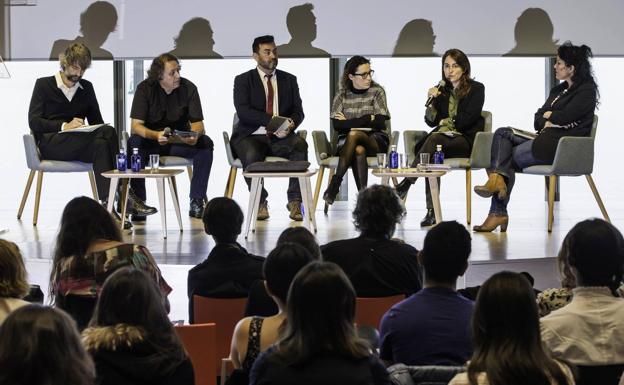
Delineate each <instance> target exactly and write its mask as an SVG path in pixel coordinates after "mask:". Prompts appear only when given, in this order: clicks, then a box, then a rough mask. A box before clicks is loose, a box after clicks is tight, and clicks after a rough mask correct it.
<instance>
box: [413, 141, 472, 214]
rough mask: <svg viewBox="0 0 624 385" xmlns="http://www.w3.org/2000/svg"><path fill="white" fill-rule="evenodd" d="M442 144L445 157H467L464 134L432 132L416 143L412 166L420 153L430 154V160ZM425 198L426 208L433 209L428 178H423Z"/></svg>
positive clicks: (467, 144) (466, 143) (468, 153)
mask: <svg viewBox="0 0 624 385" xmlns="http://www.w3.org/2000/svg"><path fill="white" fill-rule="evenodd" d="M438 145H442V152H443V153H444V157H445V158H467V157H469V156H470V142H468V139H466V137H465V136H455V137H450V136H446V135H444V134H441V133H436V132H433V133H431V134H429V135H427V136H426V137H425V138H423V139H422V140H421V141H419V142H418V143H416V146H415V149H414V151H415V153H416V157H415V158H414V162H413V163H412V167H416V166H417V165H418V162H419V161H420V154H426V153H428V154H431V155H430V160H431V161H433V153H434V152H435V151H436V146H438ZM440 187H441V186H440V178H438V188H440ZM425 199H426V202H427V208H428V209H433V200H432V199H431V187H430V186H429V179H428V178H427V179H425Z"/></svg>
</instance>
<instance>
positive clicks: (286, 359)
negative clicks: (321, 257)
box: [249, 262, 390, 385]
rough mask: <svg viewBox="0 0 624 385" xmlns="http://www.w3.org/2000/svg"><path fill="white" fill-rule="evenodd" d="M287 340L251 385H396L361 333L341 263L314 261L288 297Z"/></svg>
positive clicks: (258, 366) (262, 359) (263, 358)
mask: <svg viewBox="0 0 624 385" xmlns="http://www.w3.org/2000/svg"><path fill="white" fill-rule="evenodd" d="M286 312H287V315H286V319H287V320H288V322H287V323H286V324H285V326H284V330H283V333H282V338H281V340H280V341H279V342H277V343H276V344H275V345H274V346H273V347H271V348H269V349H268V350H267V351H266V352H264V353H262V354H261V355H260V356H259V357H258V359H257V360H256V362H255V364H254V366H253V368H252V370H251V375H250V382H249V383H250V384H251V385H260V384H300V385H306V384H342V385H351V384H353V385H356V384H357V385H364V384H366V385H369V384H370V385H372V384H375V385H378V384H390V379H389V378H388V373H387V372H386V370H385V368H384V367H383V364H382V363H381V362H380V361H379V359H378V358H377V357H376V356H375V355H374V354H373V353H372V352H371V350H370V348H369V346H368V343H367V342H366V341H364V340H363V339H361V338H359V337H358V336H357V333H356V331H355V324H354V317H355V291H354V290H353V286H351V283H350V282H349V279H348V278H347V276H346V275H345V274H344V272H343V271H342V270H341V269H340V268H339V267H338V266H337V265H335V264H333V263H327V262H313V263H311V264H309V265H307V266H306V267H304V268H303V269H301V271H299V273H297V275H296V276H295V279H294V280H293V282H292V284H291V287H290V290H289V292H288V301H287V305H286Z"/></svg>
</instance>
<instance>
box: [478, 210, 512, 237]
mask: <svg viewBox="0 0 624 385" xmlns="http://www.w3.org/2000/svg"><path fill="white" fill-rule="evenodd" d="M508 224H509V216H508V215H497V214H488V216H487V218H485V221H484V222H483V224H482V225H476V226H472V230H473V231H476V232H480V233H489V232H492V231H494V230H496V228H497V227H498V226H500V231H501V233H504V232H505V231H507V225H508Z"/></svg>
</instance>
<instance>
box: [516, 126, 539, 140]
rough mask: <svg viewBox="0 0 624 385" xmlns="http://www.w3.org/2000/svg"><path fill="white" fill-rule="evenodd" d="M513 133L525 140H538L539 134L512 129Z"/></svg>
mask: <svg viewBox="0 0 624 385" xmlns="http://www.w3.org/2000/svg"><path fill="white" fill-rule="evenodd" d="M511 131H512V132H513V133H514V135H516V136H519V137H521V138H525V139H529V140H531V139H535V138H537V133H536V132H531V131H525V130H521V129H519V128H513V127H512V128H511Z"/></svg>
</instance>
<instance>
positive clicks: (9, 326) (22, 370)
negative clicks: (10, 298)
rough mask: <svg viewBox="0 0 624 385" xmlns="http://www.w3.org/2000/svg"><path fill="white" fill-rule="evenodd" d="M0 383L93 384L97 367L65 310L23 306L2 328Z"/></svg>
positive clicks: (29, 384)
mask: <svg viewBox="0 0 624 385" xmlns="http://www.w3.org/2000/svg"><path fill="white" fill-rule="evenodd" d="M0 368H2V369H1V370H0V384H2V385H14V384H28V385H93V384H94V379H95V368H94V366H93V361H92V360H91V357H89V355H88V354H87V353H86V352H85V349H84V347H83V346H82V344H81V342H80V335H79V334H78V330H76V323H75V322H74V321H73V320H72V319H71V317H69V316H68V315H67V314H66V313H65V312H64V311H62V310H60V309H54V308H51V307H46V306H40V305H28V306H23V307H21V308H19V309H17V310H15V311H14V312H12V313H11V314H9V316H8V317H7V319H6V320H5V321H4V323H3V324H2V325H1V326H0Z"/></svg>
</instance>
